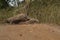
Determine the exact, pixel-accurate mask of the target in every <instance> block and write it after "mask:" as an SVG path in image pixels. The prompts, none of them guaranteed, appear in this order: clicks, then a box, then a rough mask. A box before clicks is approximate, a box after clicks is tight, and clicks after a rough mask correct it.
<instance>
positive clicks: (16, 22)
mask: <svg viewBox="0 0 60 40" xmlns="http://www.w3.org/2000/svg"><path fill="white" fill-rule="evenodd" d="M28 20H29V19H27V20H14V21H13V22H12V23H14V24H19V23H21V22H26V21H28Z"/></svg>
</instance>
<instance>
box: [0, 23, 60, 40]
mask: <svg viewBox="0 0 60 40" xmlns="http://www.w3.org/2000/svg"><path fill="white" fill-rule="evenodd" d="M0 40H60V28H59V26H55V25H48V24H23V25H0Z"/></svg>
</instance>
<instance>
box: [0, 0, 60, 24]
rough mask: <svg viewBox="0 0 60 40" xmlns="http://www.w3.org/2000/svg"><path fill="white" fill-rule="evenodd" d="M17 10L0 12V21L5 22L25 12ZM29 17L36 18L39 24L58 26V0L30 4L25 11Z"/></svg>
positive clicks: (36, 1) (59, 0) (59, 21)
mask: <svg viewBox="0 0 60 40" xmlns="http://www.w3.org/2000/svg"><path fill="white" fill-rule="evenodd" d="M20 8H21V7H18V8H7V9H2V10H1V11H0V20H1V21H2V20H5V19H6V18H9V17H11V16H13V15H16V14H19V13H21V12H23V13H26V10H24V9H20ZM27 12H28V13H29V14H28V15H29V16H30V17H34V18H37V19H38V20H39V21H40V23H53V24H59V25H60V0H35V1H33V2H31V4H30V7H29V8H28V11H27Z"/></svg>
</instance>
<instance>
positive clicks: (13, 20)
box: [5, 14, 39, 24]
mask: <svg viewBox="0 0 60 40" xmlns="http://www.w3.org/2000/svg"><path fill="white" fill-rule="evenodd" d="M5 22H6V23H9V24H22V23H23V24H26V23H30V24H32V23H39V20H38V19H34V18H30V17H28V16H27V15H25V14H18V15H16V16H13V17H10V18H8V19H6V21H5Z"/></svg>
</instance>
